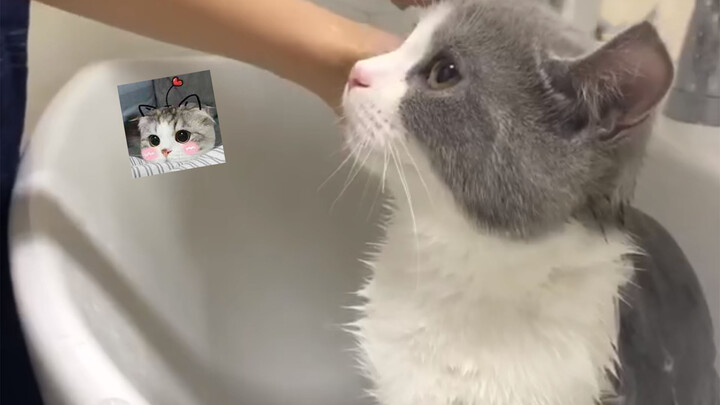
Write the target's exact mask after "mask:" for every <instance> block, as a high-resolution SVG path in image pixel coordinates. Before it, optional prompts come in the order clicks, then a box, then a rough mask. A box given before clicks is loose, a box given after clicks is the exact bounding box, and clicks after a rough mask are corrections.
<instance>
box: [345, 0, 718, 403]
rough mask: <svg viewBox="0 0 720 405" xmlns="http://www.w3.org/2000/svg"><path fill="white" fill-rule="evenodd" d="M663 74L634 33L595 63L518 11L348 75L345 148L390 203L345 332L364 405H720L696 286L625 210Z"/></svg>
mask: <svg viewBox="0 0 720 405" xmlns="http://www.w3.org/2000/svg"><path fill="white" fill-rule="evenodd" d="M673 74H674V71H673V65H672V62H671V60H670V57H669V55H668V53H667V51H666V49H665V46H664V45H663V43H662V41H661V40H660V38H659V37H658V34H657V32H656V30H655V29H654V28H653V27H652V25H650V24H649V23H642V24H639V25H636V26H634V27H632V28H630V29H628V30H626V31H625V32H623V33H621V34H620V35H618V36H617V37H615V38H614V39H613V40H611V41H610V42H608V43H606V44H604V45H602V46H599V45H598V44H596V43H595V42H594V41H593V40H592V38H590V37H587V36H586V35H585V34H582V33H580V31H577V30H575V29H573V28H572V27H570V26H569V25H568V23H566V22H565V21H563V19H562V18H561V17H560V16H559V15H558V14H557V13H556V12H555V11H553V10H552V9H551V8H550V7H548V6H547V5H545V4H542V3H541V2H537V1H524V0H514V1H510V0H456V1H445V2H440V3H438V4H435V5H433V6H431V7H429V8H428V9H427V10H426V11H425V14H424V16H423V17H422V18H421V20H420V22H419V24H418V25H417V26H416V27H415V29H414V30H413V32H412V33H411V35H410V36H409V37H408V38H407V40H406V41H405V42H404V44H403V45H402V46H401V47H400V48H399V49H397V50H395V51H393V52H391V53H388V54H384V55H380V56H377V57H374V58H371V59H367V60H363V61H360V62H358V63H357V65H356V66H355V67H354V69H353V71H352V73H351V76H350V79H349V82H348V85H347V87H346V92H345V94H344V100H343V106H344V111H345V121H344V122H345V134H346V142H347V144H348V146H349V148H350V149H351V150H352V152H353V153H354V155H355V156H356V158H357V159H358V161H360V162H363V165H364V166H365V167H366V168H368V169H369V170H371V171H374V172H376V173H377V174H378V175H380V176H382V178H383V181H384V182H387V183H388V185H389V187H390V189H391V191H392V193H393V194H394V196H396V198H395V201H394V204H393V205H394V207H392V211H393V214H392V217H391V219H390V221H389V223H388V224H387V229H386V237H385V241H384V242H383V243H382V247H381V249H380V251H379V252H376V253H375V255H374V257H373V259H372V260H371V261H369V262H368V264H369V266H370V267H371V269H372V277H371V278H370V279H369V280H368V282H367V285H366V286H365V287H364V288H363V289H362V290H361V291H360V292H359V294H360V295H361V296H362V297H363V298H364V299H365V300H366V302H365V303H364V304H363V306H362V307H361V313H362V316H361V317H360V319H358V320H357V322H355V323H353V325H351V329H352V331H353V333H355V334H356V336H357V339H358V341H359V345H360V347H359V349H360V350H359V351H360V353H361V356H360V361H361V365H362V368H363V370H364V371H365V372H366V373H367V375H368V377H369V378H370V380H371V381H372V383H373V389H372V394H373V395H374V397H375V398H377V400H378V402H379V403H380V404H382V405H595V404H598V403H604V404H625V405H664V404H668V405H670V404H674V405H717V404H718V403H720V398H719V397H720V395H719V387H720V384H719V382H718V375H717V372H716V371H715V370H714V366H713V362H714V358H715V355H716V352H715V347H714V344H713V336H712V326H711V322H710V317H709V311H708V308H707V304H706V302H705V299H704V297H703V294H702V291H701V288H700V286H699V284H698V281H697V279H696V277H695V274H694V272H693V270H692V268H691V267H690V265H689V264H688V262H687V260H686V258H685V256H684V255H683V253H682V251H681V250H680V249H679V247H678V246H677V244H676V243H675V242H674V240H673V239H672V237H670V235H668V234H667V232H666V231H665V230H664V229H663V228H662V227H661V226H660V225H659V224H657V223H656V222H654V221H653V220H652V219H651V218H649V217H647V216H646V215H644V214H642V213H641V212H639V211H637V210H634V209H632V208H630V207H628V202H629V201H630V199H631V196H632V193H633V188H634V183H635V178H636V174H637V172H638V170H639V168H640V163H641V160H642V156H643V153H644V150H645V145H646V142H647V139H648V137H649V134H650V130H651V127H652V123H653V120H652V116H653V111H654V109H655V107H656V105H657V104H658V103H659V102H660V101H661V99H662V98H663V97H664V95H665V93H666V92H667V90H668V88H669V86H670V84H671V81H672V79H673Z"/></svg>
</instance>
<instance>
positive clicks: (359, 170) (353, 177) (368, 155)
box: [330, 148, 372, 211]
mask: <svg viewBox="0 0 720 405" xmlns="http://www.w3.org/2000/svg"><path fill="white" fill-rule="evenodd" d="M365 149H367V151H368V152H367V153H366V154H365V158H364V159H363V161H362V163H361V164H360V166H359V167H358V169H357V170H356V171H355V174H354V175H352V176H351V177H350V180H349V181H348V182H347V183H346V184H345V186H343V188H342V190H340V194H339V195H338V196H337V198H335V201H333V203H332V205H330V211H332V210H333V208H335V204H337V202H338V201H340V198H342V196H343V194H345V191H346V190H347V189H348V187H350V184H352V182H353V180H355V177H357V175H358V173H360V172H361V171H362V168H363V167H364V165H365V163H366V162H367V160H368V158H369V157H370V155H371V154H372V148H365Z"/></svg>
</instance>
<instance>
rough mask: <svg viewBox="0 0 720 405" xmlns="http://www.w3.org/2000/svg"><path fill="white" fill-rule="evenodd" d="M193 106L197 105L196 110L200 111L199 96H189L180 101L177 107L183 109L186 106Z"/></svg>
mask: <svg viewBox="0 0 720 405" xmlns="http://www.w3.org/2000/svg"><path fill="white" fill-rule="evenodd" d="M193 101H194V102H193ZM195 104H197V108H198V109H200V110H202V104H200V96H198V95H197V94H191V95H189V96H187V97H185V98H184V99H182V101H180V102H179V103H178V107H185V106H188V105H189V106H195Z"/></svg>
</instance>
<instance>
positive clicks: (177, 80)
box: [172, 76, 183, 86]
mask: <svg viewBox="0 0 720 405" xmlns="http://www.w3.org/2000/svg"><path fill="white" fill-rule="evenodd" d="M172 83H173V86H182V85H183V81H182V80H180V78H179V77H177V76H175V77H173V82H172Z"/></svg>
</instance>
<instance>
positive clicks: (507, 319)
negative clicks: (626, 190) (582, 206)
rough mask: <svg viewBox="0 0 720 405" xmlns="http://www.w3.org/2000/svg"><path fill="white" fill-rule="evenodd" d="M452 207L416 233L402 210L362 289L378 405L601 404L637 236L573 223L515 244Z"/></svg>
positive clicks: (361, 329)
mask: <svg viewBox="0 0 720 405" xmlns="http://www.w3.org/2000/svg"><path fill="white" fill-rule="evenodd" d="M447 211H448V212H447V215H442V216H438V215H432V216H431V215H423V214H422V213H420V215H416V216H417V218H416V225H415V226H413V221H412V218H411V215H410V213H409V212H408V210H407V209H402V208H401V209H399V210H398V211H396V213H395V215H394V217H393V221H392V224H391V225H389V227H388V230H387V239H386V242H385V243H384V244H383V246H382V248H381V251H380V253H378V255H377V256H376V257H375V258H374V259H373V261H372V262H371V263H370V266H371V267H372V269H373V275H372V278H371V279H370V280H369V282H368V284H367V285H366V286H365V288H364V289H363V290H362V291H360V295H361V296H363V297H364V298H365V299H367V302H366V304H365V305H364V306H363V307H362V313H361V314H362V316H361V318H360V319H359V320H358V321H357V322H356V324H354V327H355V328H354V330H355V331H356V333H357V336H358V339H359V342H360V353H361V358H360V359H361V362H362V366H363V369H364V370H365V371H366V372H367V373H368V376H369V377H370V379H371V380H372V381H373V382H374V385H375V389H374V390H373V394H374V396H375V397H376V398H377V399H378V401H379V403H380V404H382V405H593V404H594V400H595V399H596V398H597V397H598V396H599V395H600V393H601V392H602V391H603V390H606V389H607V388H608V386H607V383H608V382H607V378H606V370H607V369H613V365H614V361H615V358H616V356H615V351H614V345H615V343H616V339H617V332H618V327H617V321H616V319H617V316H616V308H617V301H618V298H619V297H618V289H619V287H620V286H622V285H623V284H624V283H626V282H627V280H628V279H629V278H630V277H631V274H632V271H633V267H632V263H631V262H630V261H629V260H628V259H627V258H626V255H627V254H628V253H631V252H632V251H634V248H633V246H632V244H631V242H630V241H629V239H628V237H627V236H626V235H624V234H623V233H621V232H618V231H610V230H608V232H606V234H605V235H603V234H602V233H601V232H599V231H598V230H597V229H595V230H592V229H586V228H585V227H583V226H582V225H580V224H578V223H570V224H568V225H567V226H566V227H565V228H564V229H562V230H561V231H559V232H558V233H556V234H554V235H550V236H547V237H545V238H543V239H542V240H538V241H535V242H532V243H525V242H517V241H509V240H507V239H502V238H498V237H493V236H489V235H482V234H480V233H479V232H477V230H475V229H472V227H471V226H470V225H469V224H468V223H467V221H466V220H465V219H463V218H461V216H460V215H459V214H458V213H457V212H451V211H453V210H447ZM416 213H417V212H416ZM414 228H415V230H413V229H414ZM418 249H419V253H416V252H418Z"/></svg>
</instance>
